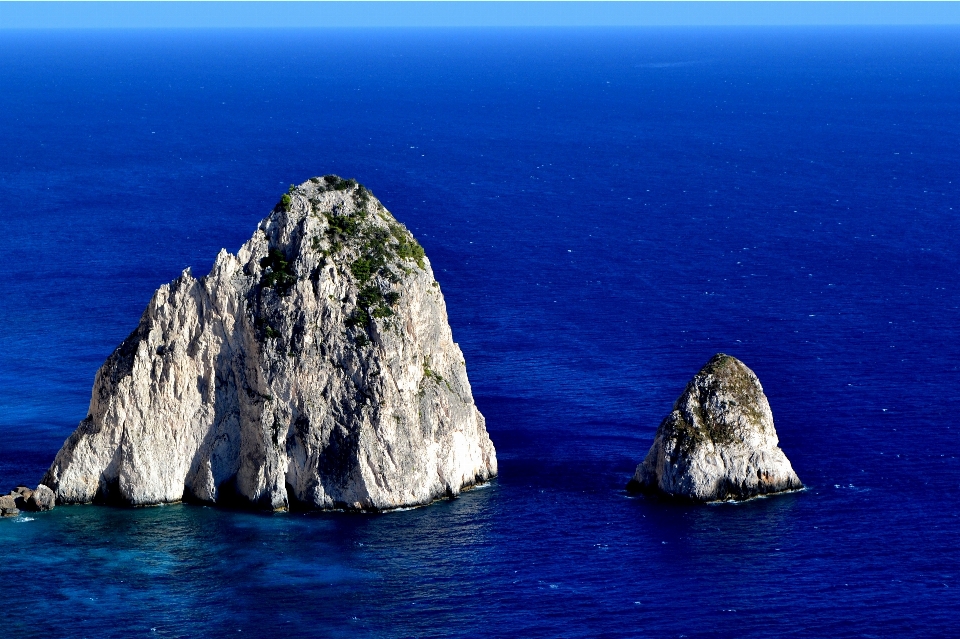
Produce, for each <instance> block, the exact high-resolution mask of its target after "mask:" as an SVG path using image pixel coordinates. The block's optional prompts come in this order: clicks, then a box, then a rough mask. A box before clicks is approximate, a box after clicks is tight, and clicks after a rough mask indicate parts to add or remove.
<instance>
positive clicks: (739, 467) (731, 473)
mask: <svg viewBox="0 0 960 639" xmlns="http://www.w3.org/2000/svg"><path fill="white" fill-rule="evenodd" d="M801 488H803V484H802V483H801V482H800V479H799V478H798V477H797V474H796V473H795V472H794V471H793V467H792V466H791V465H790V461H789V460H788V459H787V456H786V455H784V453H783V451H782V450H780V447H779V441H778V439H777V431H776V429H774V426H773V414H772V413H771V411H770V404H769V402H768V401H767V397H766V395H765V394H764V392H763V388H762V387H761V386H760V380H758V379H757V376H756V375H755V374H754V373H753V371H752V370H750V369H749V368H747V366H746V365H745V364H744V363H743V362H741V361H740V360H738V359H737V358H735V357H731V356H729V355H724V354H723V353H718V354H717V355H715V356H714V357H713V358H712V359H711V360H710V361H709V362H707V364H706V365H705V366H704V367H703V368H702V369H701V370H700V372H699V373H697V374H696V375H695V376H694V378H693V379H692V380H690V382H689V383H688V384H687V387H686V389H685V390H684V391H683V394H682V395H681V396H680V398H679V399H678V400H677V401H676V403H675V404H674V405H673V410H672V411H671V412H670V414H669V415H667V417H666V418H665V419H664V420H663V422H661V424H660V427H659V428H658V429H657V434H656V436H655V437H654V441H653V445H652V446H651V447H650V451H649V452H648V453H647V456H646V458H645V459H644V460H643V463H641V464H640V465H639V466H637V471H636V473H635V474H634V476H633V479H632V480H630V483H629V484H628V485H627V489H628V490H630V491H635V492H647V493H654V494H660V495H666V496H670V497H676V498H681V499H687V500H691V501H696V502H710V501H728V500H743V499H749V498H751V497H758V496H761V495H769V494H772V493H779V492H786V491H793V490H799V489H801Z"/></svg>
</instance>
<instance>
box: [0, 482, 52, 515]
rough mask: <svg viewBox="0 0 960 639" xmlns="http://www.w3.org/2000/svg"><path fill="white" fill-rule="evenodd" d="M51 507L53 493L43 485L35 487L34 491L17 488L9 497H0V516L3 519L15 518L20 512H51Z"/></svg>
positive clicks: (22, 487) (21, 487) (23, 487)
mask: <svg viewBox="0 0 960 639" xmlns="http://www.w3.org/2000/svg"><path fill="white" fill-rule="evenodd" d="M53 506H54V494H53V491H52V490H50V489H49V488H48V487H46V486H44V485H43V484H40V485H39V486H37V489H36V490H30V489H29V488H27V487H26V486H17V487H16V488H15V489H13V490H11V491H10V494H9V495H0V515H2V516H3V517H15V516H16V515H19V514H20V511H21V510H30V511H34V512H38V511H41V510H52V509H53Z"/></svg>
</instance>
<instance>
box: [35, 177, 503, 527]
mask: <svg viewBox="0 0 960 639" xmlns="http://www.w3.org/2000/svg"><path fill="white" fill-rule="evenodd" d="M496 473H497V459H496V453H495V451H494V447H493V444H492V443H491V441H490V438H489V436H488V435H487V431H486V428H485V425H484V419H483V416H482V415H481V414H480V412H479V411H478V410H477V407H476V406H475V405H474V403H473V397H472V394H471V390H470V383H469V382H468V380H467V372H466V367H465V363H464V360H463V354H462V353H461V352H460V349H459V348H458V347H457V345H456V343H454V341H453V338H452V335H451V332H450V327H449V325H448V323H447V314H446V307H445V305H444V300H443V295H442V294H441V292H440V288H439V286H438V284H437V282H436V280H435V279H434V277H433V272H432V270H431V268H430V262H429V260H428V259H427V258H426V256H425V255H424V254H423V249H421V248H420V246H419V244H417V242H416V240H415V239H414V238H413V236H412V235H411V234H410V232H409V231H407V229H406V228H404V227H403V226H402V225H401V224H399V223H398V222H397V221H396V220H395V219H394V218H393V216H391V215H390V213H389V212H388V211H387V210H386V209H385V208H384V207H383V206H382V205H381V204H380V202H378V201H377V200H376V199H375V198H373V197H372V195H371V194H370V193H369V191H367V190H366V189H365V188H363V187H362V186H360V185H358V184H357V183H355V182H354V181H352V180H341V179H340V178H337V177H336V176H327V177H325V178H313V179H312V180H310V181H308V182H304V183H303V184H301V185H299V186H297V187H293V186H291V189H290V191H289V193H288V194H286V195H284V196H283V199H282V200H281V202H280V203H279V204H278V205H277V207H276V208H275V209H274V210H273V212H272V213H271V214H270V215H269V216H268V217H267V218H266V219H265V220H263V222H261V224H260V227H259V228H258V229H257V231H256V233H254V235H253V237H252V238H251V239H250V240H249V241H248V242H247V243H246V244H244V245H243V247H242V248H241V249H240V251H239V252H238V253H237V255H232V254H230V253H228V252H227V251H225V250H223V251H221V252H220V254H219V255H218V256H217V259H216V263H215V264H214V266H213V269H212V270H211V272H210V273H209V274H208V275H207V276H205V277H202V278H199V279H196V278H194V277H193V276H192V275H191V274H190V271H189V269H188V270H186V271H184V272H183V274H182V275H181V276H180V277H179V278H178V279H177V280H175V281H174V282H172V283H171V284H169V285H165V286H162V287H160V289H159V290H158V291H157V292H156V293H155V294H154V296H153V299H152V300H151V301H150V304H149V305H148V306H147V309H146V311H144V313H143V316H142V317H141V319H140V324H139V326H138V327H137V329H136V330H135V331H134V332H133V333H132V334H131V335H130V336H129V337H128V338H127V339H126V340H125V341H124V342H123V343H122V344H121V345H120V347H119V348H117V350H116V351H114V352H113V354H112V355H110V357H109V358H108V359H107V361H106V363H104V365H103V366H102V367H101V369H100V370H99V371H98V372H97V376H96V381H95V383H94V387H93V397H92V399H91V401H90V409H89V411H88V415H87V417H86V419H84V420H83V421H82V422H81V423H80V425H79V427H78V428H77V430H76V431H75V432H74V433H73V434H72V435H71V436H70V438H69V439H68V440H67V441H66V443H64V445H63V448H62V449H61V450H60V452H59V453H58V454H57V457H56V459H55V461H54V462H53V465H52V466H51V467H50V469H49V470H48V471H47V474H46V475H45V476H44V478H43V482H42V483H43V484H46V485H47V486H49V487H51V488H52V489H53V490H54V491H55V493H56V498H57V502H58V503H84V502H91V501H104V502H114V503H124V504H132V505H147V504H160V503H166V502H175V501H179V500H181V499H192V500H197V501H201V502H210V503H219V504H223V503H229V504H231V505H254V506H256V507H260V508H265V509H273V510H282V509H287V508H291V507H294V508H298V507H299V508H309V509H347V510H383V509H390V508H397V507H401V506H412V505H418V504H426V503H429V502H430V501H432V500H434V499H436V498H439V497H443V496H453V495H456V494H457V493H459V492H460V491H461V490H463V489H464V488H467V487H469V486H471V485H473V484H476V483H478V482H483V481H485V480H487V479H490V478H491V477H493V476H494V475H496Z"/></svg>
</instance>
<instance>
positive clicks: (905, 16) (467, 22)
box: [0, 0, 960, 29]
mask: <svg viewBox="0 0 960 639" xmlns="http://www.w3.org/2000/svg"><path fill="white" fill-rule="evenodd" d="M858 24H860V25H909V24H954V25H955V24H960V2H958V1H949V0H947V1H935V2H926V1H906V2H900V1H881V2H870V1H857V2H831V1H818V0H805V1H799V2H794V1H773V2H767V1H747V2H727V1H723V0H715V1H706V2H687V1H666V2H660V1H646V2H629V1H626V2H603V1H586V2H579V1H566V2H554V1H549V0H541V1H533V2H528V1H500V2H476V1H474V2H470V1H461V2H445V1H437V2H406V1H387V2H366V1H359V2H309V1H302V2H284V1H276V2H270V1H268V2H232V1H214V2H191V1H179V2H169V1H168V2H149V1H147V2H122V1H120V2H96V1H92V2H86V1H81V2H56V1H52V2H10V1H6V0H0V29H50V28H57V29H63V28H67V29H77V28H263V27H273V28H284V27H471V26H473V27H481V26H498V27H510V26H524V27H529V26H641V25H649V26H663V25H858Z"/></svg>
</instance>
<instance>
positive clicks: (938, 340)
mask: <svg viewBox="0 0 960 639" xmlns="http://www.w3.org/2000/svg"><path fill="white" fill-rule="evenodd" d="M957 35H958V34H957V32H956V30H953V29H877V30H869V29H860V30H854V29H741V30H738V29H686V30H656V29H646V30H644V29H634V30H616V29H610V30H570V29H568V30H537V31H530V30H522V29H521V30H502V31H496V30H486V31H484V30H475V31H471V30H453V31H445V30H430V31H390V30H369V31H363V30H358V31H350V30H342V31H332V30H331V31H323V30H314V31H307V30H305V31H283V32H257V31H235V32H199V31H198V32H164V31H156V32H115V33H105V32H84V33H79V32H77V33H67V32H64V33H43V32H33V33H19V34H17V33H4V34H0V131H2V132H3V135H2V136H0V151H2V152H0V254H2V255H3V256H4V259H3V260H0V487H2V486H9V487H11V488H12V487H13V486H14V485H16V484H17V483H20V482H25V483H29V484H31V485H34V484H36V482H37V481H38V480H39V478H40V477H41V476H42V474H43V472H44V470H45V469H46V467H47V466H48V465H49V463H50V461H51V460H52V458H53V456H54V454H55V453H56V451H57V450H58V448H59V447H60V445H61V444H62V442H63V440H64V439H65V438H66V437H67V436H68V434H69V433H70V432H71V431H72V429H73V428H74V427H75V426H76V424H77V423H78V422H79V420H80V419H81V418H82V417H83V416H84V415H85V414H86V409H87V404H88V402H89V393H90V388H91V385H92V381H93V376H94V373H95V371H96V369H97V367H98V366H99V365H100V364H101V363H102V362H103V360H104V359H105V358H106V356H107V355H108V354H109V353H110V352H111V351H112V350H113V348H115V347H116V345H117V344H119V343H120V341H121V340H122V339H123V338H124V337H125V336H126V335H127V334H129V332H130V330H132V328H133V327H134V326H135V325H136V322H137V318H138V317H139V315H140V313H141V312H142V310H143V308H144V306H145V305H146V303H147V301H148V300H149V298H150V295H151V294H152V292H153V291H154V290H155V289H156V288H157V286H159V285H160V284H162V283H164V282H167V281H169V280H171V279H173V278H175V277H176V276H177V275H178V274H179V273H180V271H181V270H182V269H183V268H184V267H185V266H188V265H190V266H192V267H193V269H194V272H195V273H196V274H202V273H204V272H205V271H206V270H207V269H208V268H209V266H210V264H211V263H212V261H213V258H214V257H215V255H216V254H217V252H218V251H219V249H220V248H221V247H226V248H228V249H229V250H236V249H237V248H238V247H239V246H240V245H241V244H242V242H243V241H245V240H246V239H247V237H249V235H250V234H251V233H252V231H253V229H254V228H255V227H256V224H257V222H258V221H259V220H260V219H261V218H262V217H263V216H264V215H265V214H266V212H267V211H269V210H270V208H271V207H272V206H273V204H274V203H275V202H276V201H277V199H278V197H279V195H280V194H281V193H282V192H283V191H285V190H286V188H287V185H288V184H290V183H291V182H298V181H301V180H303V179H306V178H308V177H310V176H313V175H318V174H325V173H337V174H340V175H344V176H353V177H357V178H358V179H359V180H360V181H361V182H363V183H364V184H365V185H366V186H368V187H369V188H370V189H371V190H372V191H373V192H374V193H375V194H376V195H377V196H378V197H379V198H380V199H381V200H382V201H383V202H384V204H385V205H386V206H387V207H388V208H389V209H390V210H391V211H392V212H393V213H394V214H395V215H396V216H397V218H398V219H400V220H401V221H403V222H404V223H405V224H407V225H408V226H409V227H410V228H411V229H412V230H413V231H414V233H415V234H416V235H417V237H418V239H419V240H420V242H421V243H422V244H423V246H424V248H425V249H426V251H427V254H428V255H429V256H430V259H431V262H432V264H433V266H434V269H435V271H436V274H437V278H438V280H439V282H440V285H441V287H442V290H443V292H444V295H445V296H446V299H447V304H448V310H449V315H450V322H451V326H452V328H453V331H454V337H455V339H456V340H457V341H458V342H459V343H460V345H461V347H462V349H463V352H464V355H465V358H466V361H467V367H468V372H469V375H470V380H471V383H472V384H473V388H474V395H475V399H476V402H477V405H478V406H479V408H480V410H481V411H482V412H483V413H484V415H485V416H486V418H487V423H488V428H489V431H490V433H491V436H492V438H493V441H494V443H495V444H496V446H497V450H498V457H499V459H500V470H501V474H500V477H499V478H498V479H497V480H496V481H495V482H493V483H492V484H491V485H490V486H488V487H486V488H482V489H479V490H475V491H471V492H469V493H466V494H464V495H462V496H461V497H460V498H458V499H456V500H453V501H445V502H439V503H437V504H434V505H432V506H430V507H428V508H422V509H416V510H410V511H404V512H396V513H388V514H383V515H362V516H361V515H346V514H342V513H329V514H312V515H308V514H296V513H294V514H276V515H272V514H270V515H268V514H258V513H242V512H231V511H222V510H215V509H209V508H201V507H196V506H186V505H176V506H166V507H160V508H148V509H138V510H119V509H112V508H106V507H64V508H58V509H56V510H55V511H53V512H51V513H46V514H37V515H30V516H24V517H21V518H19V519H17V520H4V521H0V544H2V545H3V547H4V548H5V549H7V555H6V558H5V560H4V561H3V562H0V596H2V597H3V598H4V600H6V601H9V602H17V604H16V607H15V608H16V610H15V612H13V613H11V614H9V615H8V616H7V617H6V618H5V621H4V629H5V632H8V634H10V636H26V637H47V636H63V637H101V636H103V637H113V636H124V637H126V636H131V635H148V636H154V635H165V636H182V637H192V636H201V635H202V636H227V635H230V636H236V635H238V634H241V633H245V634H250V633H253V634H254V635H257V636H274V635H277V634H280V633H283V634H286V635H290V636H316V637H327V636H377V637H380V636H391V637H410V636H424V637H428V636H475V635H480V634H483V635H491V636H513V635H517V634H523V635H525V636H532V637H555V636H565V637H587V636H590V637H592V636H623V637H627V636H631V637H632V636H637V635H648V634H649V635H663V636H681V635H683V636H687V637H694V636H717V635H720V636H730V637H743V636H750V637H767V636H769V637H784V636H803V637H807V636H809V637H820V636H839V637H859V636H868V637H872V636H898V637H899V636H924V637H926V636H936V635H949V634H950V632H951V629H952V628H954V627H956V626H957V625H958V615H957V612H956V611H957V610H958V604H960V600H958V595H957V594H955V593H957V591H958V588H960V582H958V575H960V561H958V559H957V552H956V549H957V548H958V547H960V532H958V521H957V513H960V464H958V460H957V456H956V451H957V449H958V443H960V442H958V428H960V427H958V426H957V424H956V423H955V416H956V415H957V414H960V392H958V390H957V389H958V388H960V373H958V365H957V362H958V361H960V339H958V337H960V334H958V326H960V291H958V289H957V287H956V281H957V276H958V271H960V268H958V267H960V260H958V254H957V248H956V237H957V236H958V231H960V220H958V215H957V211H960V189H958V178H957V174H956V167H957V166H960V147H958V145H957V141H958V140H960V135H958V134H960V129H958V127H960V125H958V122H960V120H958V118H957V115H958V114H960V48H958V45H957V43H958V42H960V38H957ZM717 351H724V352H727V353H730V354H731V355H735V356H737V357H739V358H740V359H742V360H743V361H744V362H746V363H747V364H748V365H749V366H750V367H751V368H753V369H754V370H755V371H756V373H757V374H758V376H759V378H760V380H761V382H762V383H763V385H764V388H765V390H766V392H767V394H768V396H769V398H770V402H771V406H772V408H773V413H774V417H775V420H776V423H777V429H778V432H779V434H780V439H781V444H782V447H783V449H784V450H785V452H786V453H787V455H788V456H789V457H790V459H791V460H792V462H793V464H794V467H795V468H796V470H797V472H798V474H799V476H800V477H801V479H802V480H803V481H804V482H805V483H806V484H807V486H808V489H807V490H806V491H805V492H802V493H798V494H792V495H787V496H782V497H778V498H774V499H763V500H756V501H752V502H749V503H745V504H737V505H734V504H724V505H717V506H708V507H699V508H697V507H690V506H681V505H675V504H664V503H661V502H657V501H653V500H648V499H643V498H630V497H628V496H627V495H626V494H625V493H624V490H623V488H624V485H625V483H626V481H627V479H628V478H629V477H630V475H631V473H632V471H633V468H634V467H635V465H636V463H637V462H638V461H639V460H640V459H641V458H642V456H643V454H644V453H645V452H646V450H647V448H648V447H649V445H650V442H651V441H652V437H653V433H654V431H655V429H656V426H657V424H658V423H659V421H660V419H662V417H663V416H664V415H665V414H666V413H667V411H668V410H669V408H670V405H671V404H672V402H673V401H674V400H675V399H676V397H677V396H678V395H679V394H680V392H681V391H682V389H683V385H684V384H685V383H686V381H687V380H688V379H689V378H690V377H691V376H692V375H693V374H694V373H695V372H696V371H697V370H698V369H699V368H700V366H702V365H703V364H704V363H705V362H706V361H707V359H709V358H710V356H712V355H713V354H714V353H716V352H717ZM8 629H9V630H8Z"/></svg>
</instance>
